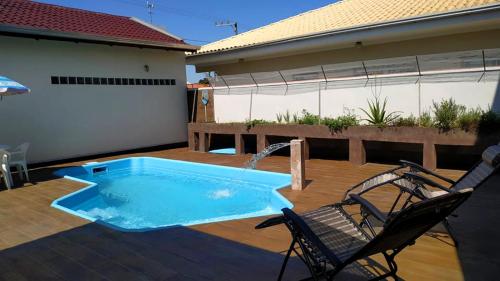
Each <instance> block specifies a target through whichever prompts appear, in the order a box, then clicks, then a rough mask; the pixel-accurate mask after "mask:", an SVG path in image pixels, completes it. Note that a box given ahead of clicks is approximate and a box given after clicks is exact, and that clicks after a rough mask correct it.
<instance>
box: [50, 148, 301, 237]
mask: <svg viewBox="0 0 500 281" xmlns="http://www.w3.org/2000/svg"><path fill="white" fill-rule="evenodd" d="M56 175H58V176H64V177H65V178H69V179H73V180H77V181H81V182H84V183H87V184H88V186H87V187H86V188H83V189H80V190H78V191H76V192H73V193H71V194H68V195H66V196H64V197H61V198H59V199H57V200H55V201H54V202H53V203H52V206H53V207H55V208H58V209H60V210H63V211H65V212H68V213H71V214H73V215H76V216H80V217H82V218H85V219H87V220H90V221H93V222H97V223H100V224H103V225H106V226H108V227H111V228H114V229H118V230H122V231H146V230H152V229H158V228H162V227H170V226H175V225H183V226H188V225H195V224H201V223H209V222H217V221H225V220H232V219H241V218H249V217H256V216H264V215H270V214H278V213H280V210H281V209H282V208H285V207H287V208H291V207H293V205H292V204H291V203H290V202H289V201H288V200H286V199H285V198H284V197H283V196H282V195H280V194H279V193H278V192H277V189H279V188H282V187H285V186H288V185H290V182H291V176H290V175H289V174H281V173H273V172H266V171H258V170H249V169H241V168H232V167H225V166H218V165H209V164H201V163H193V162H185V161H178V160H170V159H163V158H153V157H133V158H125V159H119V160H113V161H108V162H102V163H95V162H94V163H89V164H87V165H83V166H80V167H70V168H64V169H61V170H58V171H56Z"/></svg>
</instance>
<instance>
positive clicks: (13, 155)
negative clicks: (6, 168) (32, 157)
mask: <svg viewBox="0 0 500 281" xmlns="http://www.w3.org/2000/svg"><path fill="white" fill-rule="evenodd" d="M29 147H30V144H29V143H28V142H25V143H23V144H21V145H19V146H18V147H16V148H15V149H14V150H11V151H10V166H11V167H12V166H16V167H17V172H18V173H19V177H20V178H21V180H24V177H23V173H24V175H25V176H26V180H27V181H30V177H29V175H28V167H27V164H26V153H27V152H28V148H29Z"/></svg>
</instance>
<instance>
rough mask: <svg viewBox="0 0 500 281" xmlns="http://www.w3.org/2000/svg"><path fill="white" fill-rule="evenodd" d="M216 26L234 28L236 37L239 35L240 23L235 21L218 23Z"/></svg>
mask: <svg viewBox="0 0 500 281" xmlns="http://www.w3.org/2000/svg"><path fill="white" fill-rule="evenodd" d="M215 26H217V27H223V26H231V27H232V28H233V32H234V35H238V22H235V21H229V20H227V21H226V22H224V21H216V22H215Z"/></svg>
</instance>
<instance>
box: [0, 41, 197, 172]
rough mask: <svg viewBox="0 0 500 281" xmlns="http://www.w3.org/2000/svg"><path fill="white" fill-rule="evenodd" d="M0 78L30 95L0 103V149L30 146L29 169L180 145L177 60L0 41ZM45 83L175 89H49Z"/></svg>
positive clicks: (175, 55)
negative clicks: (134, 81)
mask: <svg viewBox="0 0 500 281" xmlns="http://www.w3.org/2000/svg"><path fill="white" fill-rule="evenodd" d="M146 64H147V65H149V69H150V71H149V72H146V71H145V69H144V65H146ZM0 75H4V76H7V77H9V78H12V79H14V80H17V81H19V82H20V83H22V84H24V85H26V86H28V87H29V88H31V90H32V92H31V93H30V94H28V95H17V96H8V97H4V98H3V100H2V101H0V144H7V145H10V146H15V145H17V144H20V143H22V142H30V143H31V149H30V151H29V154H28V160H29V162H31V163H36V162H45V161H51V160H59V159H65V158H70V157H77V156H85V155H93V154H98V153H107V152H114V151H121V150H127V149H134V148H142V147H149V146H155V145H162V144H169V143H177V142H184V141H186V140H187V129H186V123H187V109H186V108H187V104H186V91H185V84H186V74H185V56H184V53H183V52H173V51H166V50H152V49H139V48H132V47H119V46H107V45H96V44H86V43H71V42H57V41H47V40H34V39H23V38H14V37H4V36H0ZM52 75H56V76H83V77H107V78H111V77H115V78H119V77H121V78H157V79H176V86H118V85H113V86H111V85H51V79H50V77H51V76H52Z"/></svg>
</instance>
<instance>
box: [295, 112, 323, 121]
mask: <svg viewBox="0 0 500 281" xmlns="http://www.w3.org/2000/svg"><path fill="white" fill-rule="evenodd" d="M320 121H321V119H320V118H319V115H315V114H312V113H310V112H308V111H307V110H305V109H304V110H302V117H301V118H300V119H299V122H298V123H299V124H304V125H316V124H319V123H320Z"/></svg>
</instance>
